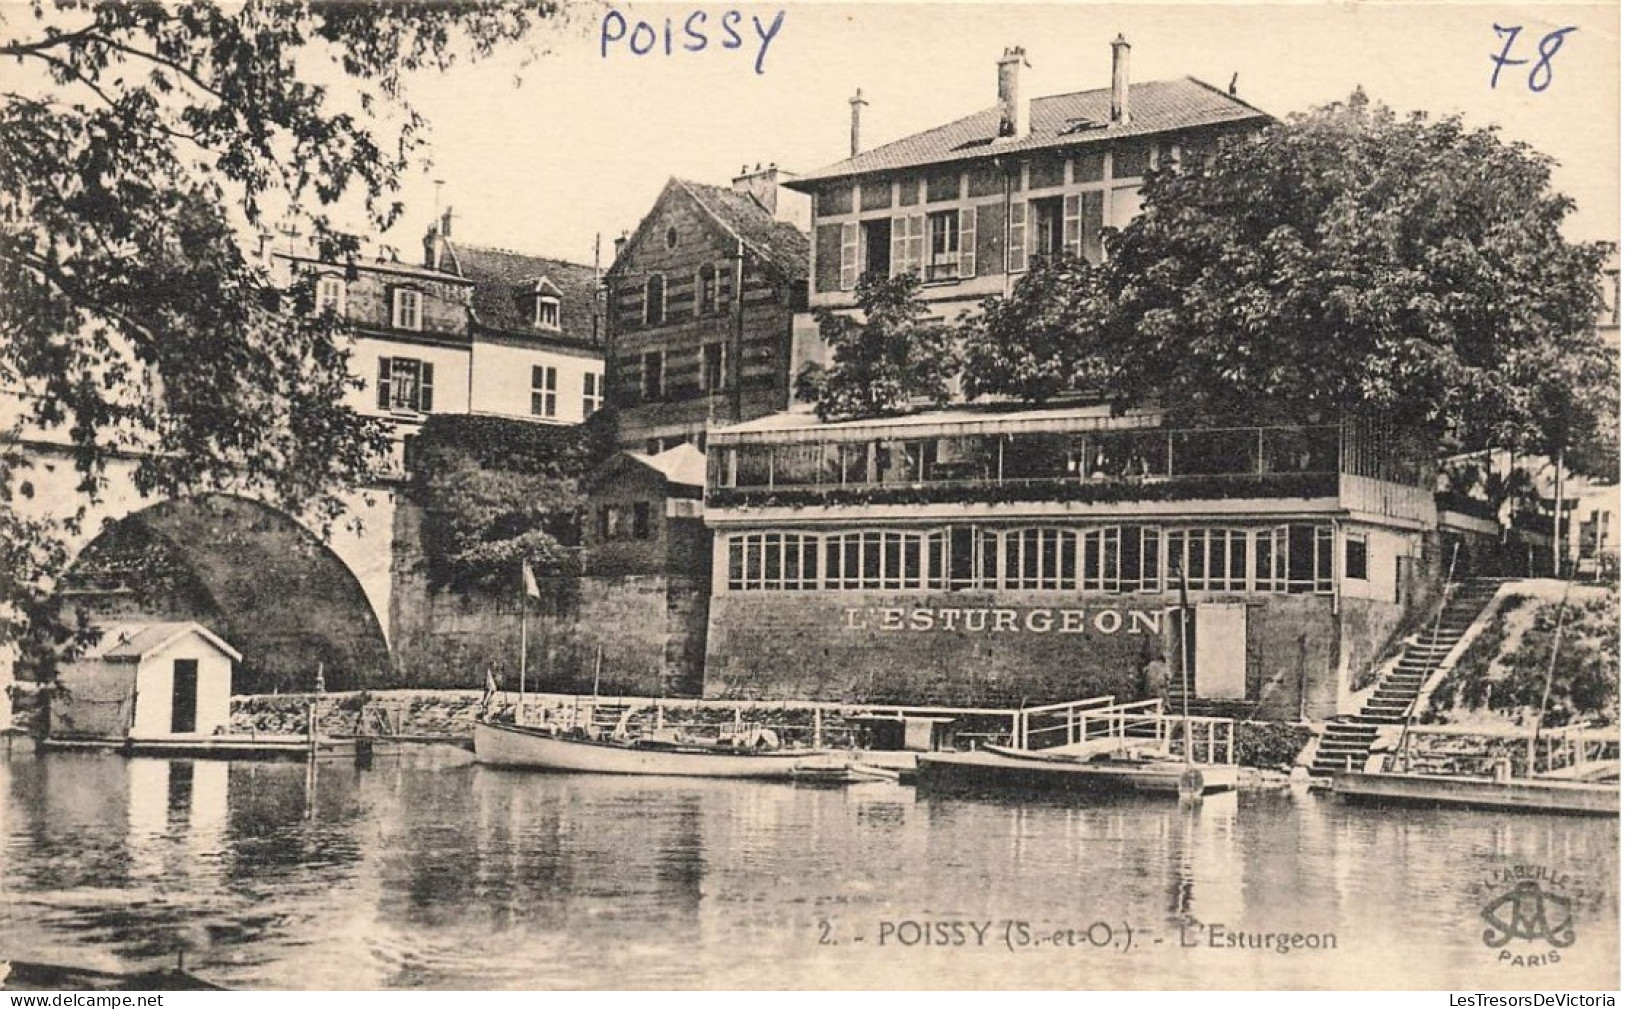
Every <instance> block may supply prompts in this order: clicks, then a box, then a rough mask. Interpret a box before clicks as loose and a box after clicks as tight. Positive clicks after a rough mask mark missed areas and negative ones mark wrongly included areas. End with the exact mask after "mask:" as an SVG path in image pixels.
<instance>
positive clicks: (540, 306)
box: [535, 294, 559, 329]
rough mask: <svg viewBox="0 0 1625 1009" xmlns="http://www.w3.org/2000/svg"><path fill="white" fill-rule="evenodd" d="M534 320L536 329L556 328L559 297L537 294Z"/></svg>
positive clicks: (557, 326)
mask: <svg viewBox="0 0 1625 1009" xmlns="http://www.w3.org/2000/svg"><path fill="white" fill-rule="evenodd" d="M535 321H536V326H537V328H538V329H558V328H559V299H557V298H555V297H552V296H551V295H546V294H543V295H538V296H537V298H536V320H535Z"/></svg>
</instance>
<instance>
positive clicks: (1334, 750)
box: [1310, 578, 1501, 774]
mask: <svg viewBox="0 0 1625 1009" xmlns="http://www.w3.org/2000/svg"><path fill="white" fill-rule="evenodd" d="M1500 587H1501V583H1500V582H1499V581H1497V580H1495V579H1489V578H1475V579H1472V580H1469V581H1465V582H1461V583H1460V584H1458V585H1456V586H1454V587H1453V589H1452V590H1451V592H1450V598H1449V599H1448V600H1447V601H1446V602H1445V605H1444V610H1443V612H1442V613H1440V615H1439V618H1438V620H1437V621H1436V622H1435V623H1434V624H1432V625H1431V626H1429V627H1427V628H1425V629H1424V630H1423V631H1422V632H1421V633H1419V634H1417V635H1416V637H1415V638H1414V639H1412V640H1411V642H1410V643H1409V644H1407V645H1406V646H1405V651H1404V653H1403V654H1401V655H1400V657H1399V662H1398V663H1396V664H1395V666H1394V668H1393V669H1392V670H1390V671H1389V673H1388V675H1387V676H1385V677H1383V680H1382V682H1381V683H1379V684H1378V685H1377V689H1376V692H1375V693H1373V694H1372V695H1371V697H1370V698H1369V699H1367V701H1366V702H1365V706H1364V707H1362V708H1361V709H1360V713H1359V714H1357V715H1352V716H1339V717H1338V718H1335V719H1333V720H1332V721H1331V722H1329V723H1327V725H1326V731H1325V732H1324V733H1322V734H1321V737H1320V743H1319V745H1318V746H1316V747H1315V760H1314V763H1313V764H1311V765H1310V772H1311V773H1313V774H1331V773H1332V772H1334V771H1342V770H1349V769H1352V770H1360V769H1362V768H1364V767H1365V762H1366V758H1368V757H1369V756H1370V755H1371V744H1372V743H1373V742H1375V741H1376V738H1377V731H1378V729H1379V728H1381V727H1382V726H1384V725H1397V724H1399V723H1401V722H1404V721H1405V717H1406V714H1407V713H1408V712H1409V711H1410V708H1411V705H1412V704H1414V703H1415V701H1416V698H1417V695H1419V694H1420V693H1421V692H1422V687H1423V685H1425V684H1426V683H1427V681H1428V677H1430V676H1432V675H1433V673H1434V671H1435V670H1436V669H1438V667H1439V663H1440V662H1442V661H1443V660H1444V657H1445V656H1446V655H1449V654H1450V651H1451V649H1453V648H1455V647H1456V645H1457V643H1459V642H1460V641H1461V637H1462V635H1463V634H1465V633H1466V632H1467V628H1468V627H1470V626H1472V623H1473V621H1474V620H1476V619H1477V618H1478V615H1479V614H1480V613H1481V612H1483V610H1484V607H1485V606H1487V605H1489V602H1490V600H1491V599H1494V598H1495V593H1496V590H1497V589H1499V588H1500Z"/></svg>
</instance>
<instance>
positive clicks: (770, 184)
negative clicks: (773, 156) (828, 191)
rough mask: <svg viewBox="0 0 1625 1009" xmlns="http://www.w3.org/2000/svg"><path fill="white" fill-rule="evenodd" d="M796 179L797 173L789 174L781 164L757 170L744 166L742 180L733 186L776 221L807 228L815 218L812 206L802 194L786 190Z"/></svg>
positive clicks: (741, 167) (736, 180)
mask: <svg viewBox="0 0 1625 1009" xmlns="http://www.w3.org/2000/svg"><path fill="white" fill-rule="evenodd" d="M793 178H795V173H794V172H787V171H785V170H784V169H782V168H780V167H779V166H778V165H777V164H769V165H768V166H767V167H766V168H763V167H762V166H761V165H757V166H756V167H755V168H750V167H749V166H746V165H741V166H740V169H739V175H738V177H737V178H735V179H734V180H733V187H734V192H736V193H744V194H745V195H746V196H749V197H750V198H751V199H753V200H755V201H756V202H757V204H758V205H759V206H761V208H762V209H763V210H765V211H767V212H768V213H769V214H770V215H772V217H773V218H774V220H778V221H784V222H786V223H789V224H794V225H795V226H796V227H798V228H805V227H807V224H808V221H809V219H810V218H811V216H812V204H811V200H810V199H809V198H808V197H806V196H804V195H802V194H801V193H797V192H793V191H791V190H788V189H785V188H783V186H784V183H785V182H786V181H788V180H790V179H793Z"/></svg>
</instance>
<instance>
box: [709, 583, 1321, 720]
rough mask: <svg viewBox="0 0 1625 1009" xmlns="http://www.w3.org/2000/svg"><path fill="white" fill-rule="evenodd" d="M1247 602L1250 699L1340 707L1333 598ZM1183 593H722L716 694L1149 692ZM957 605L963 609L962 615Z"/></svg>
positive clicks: (990, 699) (921, 698)
mask: <svg viewBox="0 0 1625 1009" xmlns="http://www.w3.org/2000/svg"><path fill="white" fill-rule="evenodd" d="M1192 602H1193V603H1201V602H1247V603H1249V604H1250V605H1249V606H1248V609H1247V697H1248V699H1249V700H1252V701H1256V702H1257V703H1258V704H1259V708H1258V714H1259V716H1260V717H1265V718H1287V719H1296V718H1299V717H1300V712H1301V714H1302V715H1307V716H1308V717H1325V716H1326V715H1329V714H1331V713H1332V712H1333V711H1335V709H1336V704H1337V693H1338V689H1337V677H1336V673H1337V661H1338V656H1339V647H1340V646H1339V625H1338V621H1337V618H1336V616H1335V615H1334V614H1333V612H1332V600H1331V598H1330V597H1327V596H1309V595H1304V596H1274V597H1270V598H1268V599H1267V600H1261V599H1259V598H1258V597H1256V596H1255V597H1251V598H1247V597H1241V596H1226V595H1221V594H1212V595H1203V596H1202V597H1201V598H1200V599H1193V600H1192ZM1177 604H1178V601H1177V599H1176V598H1173V597H1165V596H1161V595H1146V596H1123V597H1116V598H1112V597H1104V598H1102V597H1096V598H1091V599H1088V600H1084V599H1080V598H1079V597H1078V596H1076V595H1074V594H1068V593H1050V592H1001V593H977V592H955V593H937V594H932V595H925V596H921V595H916V594H906V595H905V594H898V595H891V596H888V595H883V594H856V593H853V594H840V595H823V594H801V593H792V592H784V593H764V594H751V593H734V594H725V595H722V596H718V597H715V598H713V599H712V600H711V614H710V618H711V619H710V637H709V641H708V662H707V667H706V682H705V695H706V696H707V697H737V698H752V699H761V698H771V699H788V698H803V699H808V700H824V701H839V702H847V703H896V704H942V705H967V706H975V705H983V706H1002V705H1011V704H1022V703H1026V704H1042V703H1048V702H1052V701H1063V700H1075V699H1078V698H1083V697H1092V696H1098V695H1102V694H1114V695H1116V696H1117V697H1118V698H1119V699H1120V700H1129V699H1136V698H1140V697H1144V696H1146V692H1147V683H1146V667H1147V666H1148V665H1149V664H1150V663H1151V662H1152V660H1153V659H1161V660H1163V661H1165V662H1166V663H1167V664H1168V665H1169V667H1170V668H1171V669H1173V670H1174V671H1175V672H1176V673H1177V670H1178V663H1179V655H1178V651H1177V647H1176V645H1177V640H1178V639H1177V636H1176V634H1175V632H1174V628H1175V626H1176V625H1177V621H1176V620H1174V619H1171V618H1170V617H1169V616H1168V610H1169V609H1170V608H1171V607H1175V606H1177ZM950 614H951V615H950Z"/></svg>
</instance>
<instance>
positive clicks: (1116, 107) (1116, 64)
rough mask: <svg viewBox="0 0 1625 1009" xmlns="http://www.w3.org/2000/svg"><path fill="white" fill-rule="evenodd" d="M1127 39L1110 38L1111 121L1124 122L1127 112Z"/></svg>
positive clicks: (1126, 120) (1119, 37)
mask: <svg viewBox="0 0 1625 1009" xmlns="http://www.w3.org/2000/svg"><path fill="white" fill-rule="evenodd" d="M1129 48H1130V47H1129V44H1128V39H1126V38H1124V37H1123V36H1122V35H1121V34H1119V35H1118V36H1117V38H1115V39H1113V40H1112V123H1113V125H1116V124H1118V123H1126V122H1128V121H1129V114H1128V51H1129Z"/></svg>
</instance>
